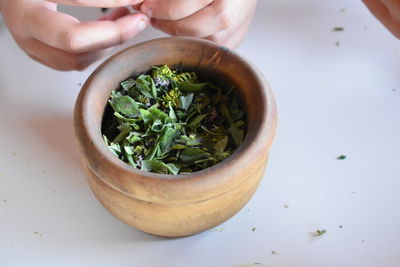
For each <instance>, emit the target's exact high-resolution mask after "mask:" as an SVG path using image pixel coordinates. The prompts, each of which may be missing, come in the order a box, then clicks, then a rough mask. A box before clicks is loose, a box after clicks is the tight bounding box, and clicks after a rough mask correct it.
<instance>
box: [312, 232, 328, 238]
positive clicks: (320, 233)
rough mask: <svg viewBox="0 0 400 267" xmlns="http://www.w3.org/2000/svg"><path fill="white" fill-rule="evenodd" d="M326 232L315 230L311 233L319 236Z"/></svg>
mask: <svg viewBox="0 0 400 267" xmlns="http://www.w3.org/2000/svg"><path fill="white" fill-rule="evenodd" d="M325 233H326V230H317V231H315V232H314V233H313V236H314V237H317V236H321V235H323V234H325Z"/></svg>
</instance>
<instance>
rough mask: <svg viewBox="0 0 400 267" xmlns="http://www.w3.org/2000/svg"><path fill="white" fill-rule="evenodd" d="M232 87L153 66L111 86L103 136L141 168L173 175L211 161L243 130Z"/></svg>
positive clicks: (119, 154)
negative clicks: (227, 87)
mask: <svg viewBox="0 0 400 267" xmlns="http://www.w3.org/2000/svg"><path fill="white" fill-rule="evenodd" d="M232 91H233V88H231V90H228V91H224V90H222V89H221V88H219V87H218V86H216V85H214V84H212V83H209V82H203V81H200V80H199V77H198V75H197V74H196V73H194V72H184V71H181V70H171V69H170V68H169V67H168V66H167V65H163V66H159V67H156V66H155V67H153V69H152V70H151V71H150V72H149V74H142V75H139V76H137V77H131V78H129V79H127V80H125V81H122V82H121V84H120V88H118V89H117V90H114V91H112V93H111V97H110V99H109V107H110V109H109V110H111V115H110V114H108V116H107V114H106V116H105V117H104V119H103V124H102V132H103V138H104V142H105V144H106V145H107V146H108V148H109V150H110V151H111V152H112V153H113V154H114V155H115V156H117V157H118V158H119V159H121V160H122V161H124V162H126V163H127V164H129V165H131V166H132V167H135V168H138V169H141V170H143V171H150V172H155V173H163V174H173V175H176V174H179V173H191V172H195V171H199V170H202V169H205V168H208V167H211V166H213V165H215V164H217V163H219V162H220V161H222V160H224V159H226V158H228V157H229V156H230V155H231V154H232V153H233V152H234V150H235V149H237V148H238V147H239V146H240V145H241V143H242V142H243V139H244V136H245V130H246V121H245V114H244V112H243V110H242V109H241V108H240V106H239V104H238V100H237V99H236V97H235V95H234V94H233V93H232ZM106 113H107V112H106Z"/></svg>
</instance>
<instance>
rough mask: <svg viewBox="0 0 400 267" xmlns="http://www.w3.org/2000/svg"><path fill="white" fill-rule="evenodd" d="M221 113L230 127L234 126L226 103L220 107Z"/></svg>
mask: <svg viewBox="0 0 400 267" xmlns="http://www.w3.org/2000/svg"><path fill="white" fill-rule="evenodd" d="M219 111H220V112H221V114H222V116H224V118H225V120H226V121H227V122H228V125H229V126H231V125H232V124H233V120H232V116H231V113H230V112H229V110H228V107H227V106H226V105H225V103H222V104H221V105H220V106H219Z"/></svg>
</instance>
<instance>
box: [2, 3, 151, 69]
mask: <svg viewBox="0 0 400 267" xmlns="http://www.w3.org/2000/svg"><path fill="white" fill-rule="evenodd" d="M142 1H143V0H96V1H93V0H51V2H50V1H42V0H40V1H37V0H0V8H1V12H2V14H3V18H4V22H5V24H6V25H7V27H8V29H9V30H10V32H11V34H12V36H13V37H14V39H15V41H16V42H17V44H18V45H19V46H20V47H21V48H22V49H23V50H24V51H25V52H26V53H27V54H28V55H29V56H30V57H31V58H33V59H35V60H36V61H39V62H41V63H43V64H44V65H47V66H49V67H51V68H54V69H58V70H82V69H84V68H85V67H87V66H88V65H90V64H91V63H93V62H94V61H96V60H97V59H99V58H100V57H101V56H102V55H103V54H104V53H105V52H106V51H107V48H110V47H113V46H115V45H118V44H121V43H123V42H125V41H127V40H128V39H130V38H132V37H134V36H135V35H136V34H137V33H138V32H140V31H141V30H143V29H144V28H145V27H146V25H147V24H148V18H147V17H146V16H145V15H144V14H140V13H138V14H131V13H130V12H129V10H128V9H127V8H124V7H121V8H118V9H116V10H114V12H112V13H111V14H110V15H108V16H104V17H102V18H100V19H99V20H97V21H89V22H80V21H79V20H78V19H76V18H74V17H72V16H69V15H67V14H64V13H61V12H58V11H57V4H67V5H81V6H93V5H95V6H97V7H115V6H124V5H131V4H137V3H140V2H142Z"/></svg>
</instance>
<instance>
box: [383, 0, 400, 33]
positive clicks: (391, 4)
mask: <svg viewBox="0 0 400 267" xmlns="http://www.w3.org/2000/svg"><path fill="white" fill-rule="evenodd" d="M381 1H382V3H383V4H384V5H385V6H386V7H387V8H388V10H389V12H390V13H391V14H392V16H393V18H394V19H395V20H397V21H398V22H400V1H398V0H381ZM399 30H400V29H399Z"/></svg>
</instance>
